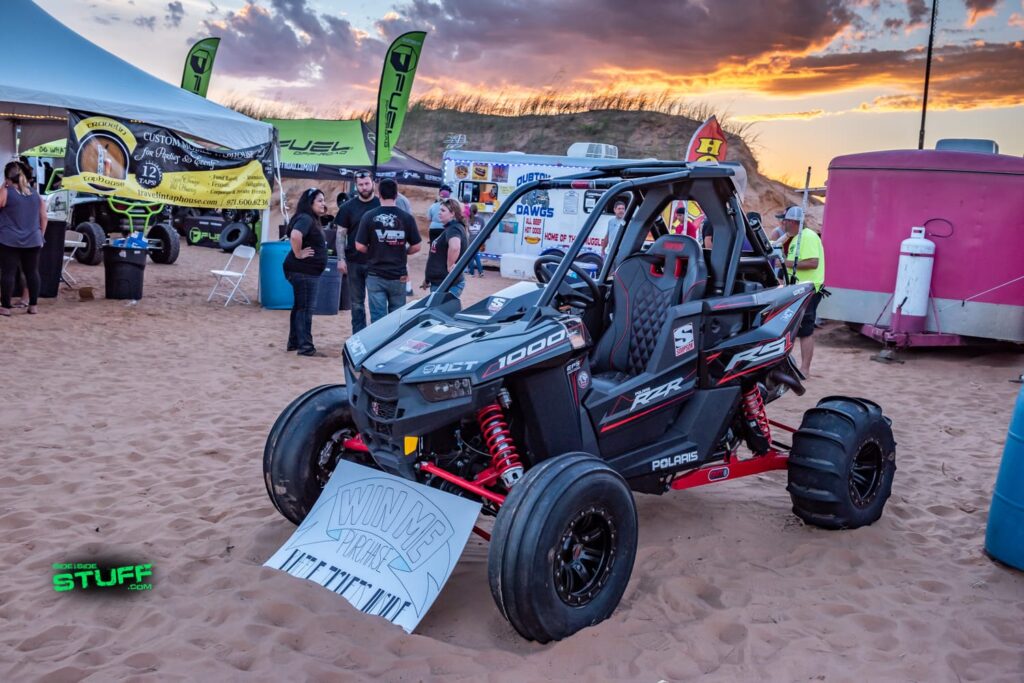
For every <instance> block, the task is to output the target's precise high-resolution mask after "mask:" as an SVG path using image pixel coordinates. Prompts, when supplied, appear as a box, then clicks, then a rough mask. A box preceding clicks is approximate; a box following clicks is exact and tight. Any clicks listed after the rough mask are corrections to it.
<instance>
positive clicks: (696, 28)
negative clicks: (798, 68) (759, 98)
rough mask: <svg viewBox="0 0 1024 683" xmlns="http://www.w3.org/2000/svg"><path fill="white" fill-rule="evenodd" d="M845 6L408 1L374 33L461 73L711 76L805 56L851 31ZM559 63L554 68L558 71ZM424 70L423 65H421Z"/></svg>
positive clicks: (785, 1)
mask: <svg viewBox="0 0 1024 683" xmlns="http://www.w3.org/2000/svg"><path fill="white" fill-rule="evenodd" d="M850 4H851V3H848V2H845V1H843V0H779V1H778V2H772V3H752V2H749V1H748V0H648V1H645V2H631V3H630V2H625V3H624V2H622V1H621V0H561V1H559V2H550V1H549V0H496V2H493V3H488V4H487V11H481V9H480V8H481V4H480V3H479V1H478V0H442V1H441V2H440V3H434V2H427V1H426V0H412V1H411V2H408V3H404V4H400V5H399V6H398V7H397V13H398V14H399V15H400V17H401V18H399V19H390V18H389V19H384V20H381V21H379V22H378V27H379V28H380V29H381V30H382V31H383V32H384V34H385V36H387V38H388V39H391V38H394V37H395V36H396V35H398V34H399V33H402V32H403V31H406V30H409V29H411V28H425V29H428V30H429V31H430V34H429V36H428V38H427V41H428V42H427V46H428V49H431V50H441V51H443V52H444V53H445V54H451V55H453V57H452V61H454V62H455V63H456V64H459V65H461V64H466V65H474V64H481V65H491V66H493V65H500V69H499V71H500V72H501V73H502V74H507V75H509V76H510V77H514V78H517V79H522V78H523V77H528V76H530V75H531V74H536V73H538V70H540V71H543V72H551V71H553V70H554V69H556V68H558V66H561V65H562V64H564V65H565V66H567V67H568V68H569V69H571V70H574V71H577V70H579V71H586V70H589V69H592V68H596V67H600V66H603V65H616V66H621V67H627V68H629V67H638V68H653V69H661V70H665V71H668V72H675V73H678V72H679V71H686V72H690V73H699V72H702V71H709V70H713V69H714V68H715V67H716V66H718V65H719V64H721V63H723V62H734V63H742V62H744V61H746V60H749V59H751V58H753V57H757V56H760V55H763V54H765V53H769V52H775V51H792V52H802V51H805V50H808V49H810V48H812V47H814V46H817V45H822V44H824V43H826V42H828V41H829V40H831V39H832V38H833V37H834V36H836V35H837V34H838V33H839V32H841V31H842V30H843V29H845V28H846V27H847V26H850V25H851V24H853V23H854V21H855V19H856V15H855V14H854V13H853V11H852V10H851V9H849V8H848V5H850ZM554 62H558V63H559V64H558V66H555V65H554ZM423 66H424V68H428V67H429V64H428V60H426V59H424V64H423Z"/></svg>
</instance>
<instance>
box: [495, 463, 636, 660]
mask: <svg viewBox="0 0 1024 683" xmlns="http://www.w3.org/2000/svg"><path fill="white" fill-rule="evenodd" d="M636 543H637V521H636V506H635V504H634V502H633V494H632V493H630V490H629V487H628V486H627V485H626V482H625V481H623V479H622V477H621V476H620V475H619V474H618V473H617V472H615V470H613V469H611V468H610V467H608V465H606V464H605V463H604V462H603V461H601V460H599V459H597V458H595V457H593V456H591V455H587V454H586V453H568V454H566V455H561V456H558V457H555V458H551V459H549V460H545V461H544V462H542V463H540V464H539V465H537V466H536V467H534V468H532V469H530V470H529V471H527V473H526V476H524V477H523V478H522V479H521V480H520V481H519V482H518V483H516V485H515V486H514V487H513V488H512V492H511V493H510V494H509V496H508V498H507V499H506V500H505V504H504V505H502V507H501V509H500V510H499V511H498V517H497V519H496V520H495V523H494V531H493V535H492V538H491V547H490V555H489V557H488V578H489V580H490V585H491V595H492V596H493V597H494V601H495V602H496V603H497V605H498V609H499V610H501V613H502V614H503V615H504V616H505V618H507V619H508V620H509V621H510V622H511V623H512V626H513V627H515V629H516V631H518V632H519V633H520V634H521V635H522V636H523V637H525V638H528V639H530V640H536V641H539V642H541V643H546V642H548V641H551V640H561V639H562V638H565V637H567V636H570V635H572V634H573V633H575V632H577V631H579V630H580V629H582V628H586V627H587V626H593V625H594V624H597V623H599V622H601V621H604V620H605V619H607V618H608V617H609V616H610V615H611V613H612V612H613V611H615V608H616V607H617V606H618V604H619V600H621V599H622V594H623V592H624V591H625V590H626V584H627V583H629V577H630V574H631V573H632V571H633V560H634V558H635V556H636Z"/></svg>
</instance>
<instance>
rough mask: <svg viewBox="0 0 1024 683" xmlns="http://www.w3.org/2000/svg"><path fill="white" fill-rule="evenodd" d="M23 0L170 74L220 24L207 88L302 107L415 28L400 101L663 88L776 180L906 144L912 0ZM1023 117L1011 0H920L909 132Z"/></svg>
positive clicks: (351, 102)
mask: <svg viewBox="0 0 1024 683" xmlns="http://www.w3.org/2000/svg"><path fill="white" fill-rule="evenodd" d="M37 2H39V4H40V5H41V6H42V7H43V8H44V9H46V10H47V11H48V12H50V13H51V14H53V15H54V16H55V17H56V18H57V19H59V20H60V21H62V22H63V23H65V24H67V25H68V26H69V27H71V28H72V29H74V30H76V31H78V32H79V33H81V34H82V35H84V36H85V37H87V38H88V39H90V40H92V41H93V42H95V43H97V44H98V45H100V46H102V47H104V48H105V49H107V50H109V51H111V52H113V53H114V54H116V55H118V56H120V57H122V58H124V59H126V60H128V61H130V62H132V63H134V64H136V65H137V66H139V67H141V68H143V69H145V70H146V71H149V72H150V73H153V74H155V75H156V76H158V77H160V78H163V79H165V80H168V81H171V82H173V83H178V82H180V79H181V67H182V64H183V61H184V57H185V52H186V50H187V48H188V45H189V44H190V43H191V42H193V41H194V40H196V39H198V38H200V37H205V36H208V35H215V36H220V37H221V38H222V42H221V47H220V52H219V53H218V55H217V61H216V66H215V69H214V74H213V80H212V82H211V87H210V93H209V95H210V97H211V98H212V99H214V100H218V101H222V102H223V101H226V100H228V99H230V98H232V97H239V96H241V97H249V98H253V99H261V100H267V101H274V102H281V103H288V104H291V105H293V106H295V107H296V109H297V112H301V113H306V114H312V115H328V114H329V115H337V114H338V113H339V112H341V111H348V110H358V109H363V108H365V107H367V106H371V105H372V104H373V101H374V99H375V97H376V92H377V79H378V78H379V75H380V67H381V63H382V59H383V54H384V51H385V50H386V48H387V45H388V43H389V42H390V41H391V39H393V38H394V37H395V36H397V35H399V34H400V33H403V32H405V31H408V30H417V29H421V30H426V31H428V35H427V40H426V44H425V47H424V52H423V55H422V59H421V63H420V67H419V71H418V73H417V76H416V85H415V87H414V90H413V97H414V98H416V97H419V96H423V95H428V94H436V93H442V92H443V93H470V94H473V95H481V96H484V97H495V98H497V97H504V98H509V97H526V96H530V95H534V94H537V93H542V92H545V91H553V92H555V93H558V94H559V95H563V96H566V97H574V96H576V95H578V94H579V93H593V92H623V93H628V94H652V95H660V94H661V93H664V92H666V91H668V92H669V93H670V94H671V96H672V97H680V98H684V99H686V100H688V101H691V102H702V103H707V104H709V105H711V106H712V107H713V108H714V109H715V110H717V111H720V112H722V113H724V114H726V115H727V117H728V118H730V119H732V120H733V121H734V122H735V123H743V122H756V123H755V124H754V125H753V126H752V127H751V128H750V130H751V132H753V133H754V134H756V135H757V140H756V145H755V148H754V149H755V152H756V153H757V156H758V158H759V160H760V162H761V165H762V170H763V171H764V172H767V173H768V174H770V175H772V176H774V177H781V178H788V179H789V180H791V181H793V182H794V183H796V182H800V183H802V181H803V176H804V172H805V170H806V167H807V166H808V165H811V166H813V168H814V174H813V180H814V182H815V183H820V182H823V181H824V178H825V173H826V170H827V167H828V162H829V160H830V159H831V158H832V157H835V156H837V155H840V154H848V153H853V152H860V151H867V150H876V149H899V148H914V147H916V146H917V138H918V129H919V126H920V97H921V89H922V85H923V78H924V62H925V60H924V55H925V46H926V45H927V40H928V20H929V13H930V9H931V2H930V1H926V0H776V1H773V2H771V1H758V0H635V1H633V2H623V1H622V0H495V1H489V0H411V1H409V2H402V1H399V2H374V1H371V0H309V1H306V0H249V1H248V2H245V1H244V0H176V1H174V2H166V0H163V1H156V0H84V1H69V0H37ZM58 49H59V48H58ZM1022 124H1024V0H939V19H938V30H937V33H936V45H935V60H934V62H933V66H932V84H931V93H930V96H929V107H928V124H927V130H926V143H925V144H926V146H928V147H932V146H934V144H935V141H936V140H937V139H939V138H943V137H985V138H991V139H994V140H996V142H998V143H999V146H1000V151H1002V152H1003V153H1005V154H1013V155H1018V156H1019V155H1022V154H1024V125H1022ZM446 132H448V131H438V145H439V146H440V144H441V141H442V139H443V136H444V134H445V133H446ZM453 132H457V131H453ZM472 142H473V141H472V140H470V141H469V147H472V146H473V145H472ZM600 142H610V143H612V144H615V143H616V141H615V140H600ZM686 142H687V141H685V140H680V142H679V148H680V154H682V153H683V147H684V146H685V144H686ZM522 151H526V152H529V151H531V150H522Z"/></svg>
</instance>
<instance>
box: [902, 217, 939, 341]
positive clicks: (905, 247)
mask: <svg viewBox="0 0 1024 683" xmlns="http://www.w3.org/2000/svg"><path fill="white" fill-rule="evenodd" d="M924 235H925V229H924V228H916V227H915V228H911V229H910V237H908V238H907V239H905V240H903V241H902V242H901V243H900V265H899V269H898V270H897V272H896V290H895V291H894V292H893V297H892V331H893V332H908V333H916V332H924V329H925V321H926V320H927V319H928V299H929V296H930V292H931V287H932V266H933V265H934V264H935V243H934V242H932V241H931V240H930V239H928V238H926V237H925V236H924Z"/></svg>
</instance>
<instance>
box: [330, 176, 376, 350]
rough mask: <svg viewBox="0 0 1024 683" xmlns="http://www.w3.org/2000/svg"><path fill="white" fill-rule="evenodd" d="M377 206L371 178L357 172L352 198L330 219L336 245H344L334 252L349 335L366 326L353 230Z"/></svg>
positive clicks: (361, 258)
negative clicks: (345, 294) (344, 290)
mask: <svg viewBox="0 0 1024 683" xmlns="http://www.w3.org/2000/svg"><path fill="white" fill-rule="evenodd" d="M379 206H380V200H378V199H377V198H376V197H375V196H373V177H372V176H371V175H370V174H369V173H366V172H365V171H361V172H359V173H357V174H356V196H355V197H352V198H351V199H349V200H348V201H347V202H345V203H344V204H342V205H341V207H339V208H338V215H337V216H335V217H334V224H335V225H336V226H337V229H338V244H341V243H344V244H345V249H344V253H342V250H340V249H339V250H338V270H340V271H341V272H342V273H345V274H346V276H347V277H346V279H347V280H348V291H349V299H350V301H351V303H352V334H355V333H356V332H358V331H359V330H361V329H363V328H364V327H366V255H365V254H361V253H360V252H358V251H356V230H358V229H359V221H361V220H362V218H363V215H364V214H365V213H366V212H367V211H371V210H373V209H376V208H377V207H379Z"/></svg>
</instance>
